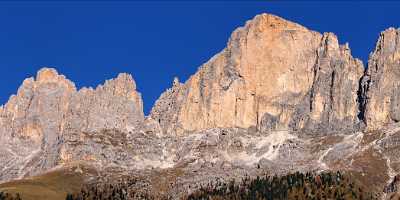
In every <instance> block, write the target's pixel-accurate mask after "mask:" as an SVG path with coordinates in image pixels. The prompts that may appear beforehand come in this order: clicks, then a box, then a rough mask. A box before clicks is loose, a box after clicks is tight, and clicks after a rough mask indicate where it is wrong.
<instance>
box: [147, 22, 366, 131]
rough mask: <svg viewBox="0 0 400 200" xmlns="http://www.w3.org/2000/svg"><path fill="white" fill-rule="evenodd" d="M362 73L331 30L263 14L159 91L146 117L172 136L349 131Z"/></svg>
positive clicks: (353, 122)
mask: <svg viewBox="0 0 400 200" xmlns="http://www.w3.org/2000/svg"><path fill="white" fill-rule="evenodd" d="M362 75H363V65H362V63H361V62H360V61H359V60H357V59H354V58H353V57H352V56H351V54H350V49H349V47H348V45H343V46H341V45H339V44H338V40H337V38H336V36H335V35H334V34H332V33H325V34H323V35H321V34H319V33H317V32H313V31H310V30H308V29H306V28H304V27H302V26H300V25H298V24H295V23H292V22H289V21H286V20H284V19H282V18H279V17H276V16H273V15H268V14H262V15H259V16H256V17H255V18H254V19H253V20H251V21H248V22H247V23H246V25H245V26H244V27H242V28H238V29H237V30H235V31H234V32H233V34H232V36H231V38H230V40H229V42H228V44H227V47H226V48H225V49H224V50H223V51H222V52H220V53H219V54H217V55H216V56H214V57H213V58H212V59H211V60H210V61H208V62H207V63H206V64H204V65H203V66H201V67H200V69H199V71H198V72H197V73H196V74H195V75H193V76H192V77H190V79H189V80H188V81H187V82H186V83H185V84H175V86H173V87H172V88H171V89H169V90H168V91H166V92H165V93H164V94H162V95H161V97H160V99H159V100H158V101H157V102H156V105H155V106H154V108H153V110H152V111H151V117H152V118H153V119H155V120H158V121H159V122H160V124H161V126H162V128H163V129H164V131H165V132H176V133H183V132H185V131H198V130H204V129H208V128H213V127H225V128H226V127H240V128H251V127H254V128H256V129H257V130H261V131H263V130H277V129H284V130H301V129H310V130H311V129H313V130H316V128H319V127H324V128H325V129H326V130H330V129H335V128H339V127H340V129H342V128H346V129H347V128H350V129H352V128H354V126H355V125H356V124H357V123H358V118H357V115H358V104H357V91H358V85H359V80H360V78H361V76H362ZM343 125H344V126H343ZM328 127H329V128H328Z"/></svg>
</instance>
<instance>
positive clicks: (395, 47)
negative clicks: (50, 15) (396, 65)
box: [373, 27, 400, 55]
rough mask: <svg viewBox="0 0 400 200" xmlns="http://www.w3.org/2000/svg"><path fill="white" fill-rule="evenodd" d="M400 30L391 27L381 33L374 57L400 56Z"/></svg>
mask: <svg viewBox="0 0 400 200" xmlns="http://www.w3.org/2000/svg"><path fill="white" fill-rule="evenodd" d="M399 40H400V29H395V28H393V27H390V28H388V29H386V30H384V31H382V32H381V34H380V36H379V39H378V42H377V43H376V47H375V51H374V52H373V55H394V53H395V52H397V54H399V51H400V50H399V49H400V48H399Z"/></svg>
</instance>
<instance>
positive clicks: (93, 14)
mask: <svg viewBox="0 0 400 200" xmlns="http://www.w3.org/2000/svg"><path fill="white" fill-rule="evenodd" d="M399 10H400V3H397V2H394V1H393V2H390V1H389V2H382V1H378V2H371V1H368V2H343V1H338V2H325V3H324V2H318V1H310V2H297V1H290V2H257V1H255V2H246V1H243V2H237V1H236V2H217V3H215V2H210V1H205V2H184V1H182V2H179V1H177V2H149V3H145V2H142V3H141V2H129V1H122V2H118V3H111V2H105V1H100V2H83V3H82V2H81V3H80V2H72V3H67V2H64V3H51V2H40V3H34V2H17V3H0V67H1V74H0V76H1V77H0V104H4V103H5V102H6V101H7V100H8V98H9V96H10V95H11V94H14V93H16V91H17V89H18V87H19V85H20V84H21V83H22V81H23V79H24V78H26V77H31V76H34V75H35V74H36V71H37V70H38V69H40V68H41V67H43V66H51V67H55V68H56V69H57V70H58V71H59V72H60V73H62V74H65V75H66V76H67V77H68V78H69V79H71V80H72V81H74V82H75V84H76V85H77V86H78V88H80V87H83V86H92V87H95V86H96V85H98V84H101V83H103V82H104V80H106V79H110V78H113V77H115V76H116V75H117V74H118V73H120V72H128V73H130V74H132V75H133V77H134V79H135V80H136V83H137V85H138V90H139V91H140V92H141V93H142V96H143V99H144V107H145V112H146V113H147V112H148V111H149V110H150V109H151V107H152V105H153V104H154V101H155V100H156V99H157V98H158V97H159V95H160V94H161V93H162V92H163V91H164V90H166V89H167V88H168V87H170V86H171V84H172V80H173V77H174V76H178V77H179V79H180V80H181V81H185V80H186V79H187V78H188V77H189V76H190V75H191V74H193V73H195V72H196V70H197V68H198V67H199V66H200V65H201V64H202V63H204V62H206V61H207V60H208V59H209V58H211V57H212V56H213V55H214V54H216V53H218V52H219V51H220V50H222V49H223V48H224V46H225V44H226V42H227V40H228V38H229V35H230V33H231V32H232V31H233V30H234V29H235V28H236V27H238V26H242V25H243V24H244V23H245V21H246V20H248V19H251V18H252V17H254V16H255V15H257V14H260V13H263V12H268V13H272V14H276V15H278V16H281V17H283V18H286V19H288V20H292V21H295V22H297V23H300V24H302V25H304V26H306V27H308V28H310V29H313V30H316V31H319V32H334V33H335V34H336V35H338V37H339V40H340V42H341V43H345V42H349V44H350V48H351V49H352V52H353V55H354V56H355V57H358V58H360V59H362V60H363V61H364V62H365V61H366V60H367V58H368V55H369V53H370V52H371V51H372V49H373V47H374V46H375V42H376V39H377V37H378V35H379V33H380V32H381V31H382V30H384V29H386V28H388V27H390V26H393V27H399V26H400V12H399Z"/></svg>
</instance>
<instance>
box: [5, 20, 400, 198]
mask: <svg viewBox="0 0 400 200" xmlns="http://www.w3.org/2000/svg"><path fill="white" fill-rule="evenodd" d="M399 33H400V29H397V30H396V29H394V28H389V29H387V30H385V31H383V32H382V33H381V35H380V36H379V39H378V42H377V44H376V48H375V50H374V51H373V53H372V54H371V55H370V59H369V61H368V65H367V66H368V67H367V68H365V66H364V65H363V63H362V62H361V61H360V60H358V59H356V58H353V56H352V55H351V50H350V48H349V45H348V44H344V45H341V44H339V42H338V39H337V37H336V36H335V35H334V34H333V33H323V34H321V33H318V32H315V31H312V30H309V29H307V28H305V27H303V26H301V25H299V24H296V23H293V22H290V21H287V20H285V19H282V18H280V17H277V16H274V15H270V14H261V15H258V16H256V17H255V18H254V19H252V20H250V21H248V22H246V24H245V25H244V26H243V27H240V28H238V29H236V30H235V31H234V32H233V33H232V35H231V37H230V38H229V41H228V43H227V46H226V48H225V49H223V50H222V51H221V52H220V53H218V54H217V55H215V56H214V57H212V58H211V59H210V60H209V61H208V62H206V63H205V64H203V65H202V66H201V67H200V68H199V70H198V71H197V72H196V73H195V74H194V75H192V76H191V77H190V78H189V79H188V80H187V81H186V82H185V83H180V82H179V80H178V79H174V81H173V83H172V87H171V88H170V89H168V90H167V91H165V92H164V93H163V94H161V96H160V98H159V99H158V100H157V101H156V103H155V105H154V107H153V108H152V110H151V113H150V114H149V116H144V114H143V105H142V104H143V103H142V99H141V95H140V93H139V92H138V91H136V84H135V81H134V80H133V78H132V76H131V75H128V74H120V75H118V77H116V78H115V79H111V80H108V81H106V82H105V83H104V84H103V85H99V86H98V87H97V88H96V89H93V88H82V89H79V90H77V88H76V87H75V85H74V83H73V82H71V81H70V80H68V79H67V78H66V77H65V76H63V75H60V74H58V72H57V71H56V70H55V69H51V68H43V69H41V70H40V71H39V72H38V73H37V76H36V78H28V79H26V80H25V81H24V82H23V83H22V86H21V87H20V88H19V89H18V92H17V94H16V95H14V96H12V97H10V100H9V101H8V102H7V103H6V104H5V105H4V106H3V107H1V108H0V144H1V145H0V158H1V159H0V182H3V184H0V190H2V189H3V190H5V191H11V192H12V191H13V190H12V188H17V189H18V186H15V185H18V184H17V183H20V184H25V183H24V181H23V180H25V179H24V178H29V177H32V176H34V177H38V176H39V177H40V176H45V177H46V178H47V177H49V175H48V174H49V173H50V174H59V173H61V174H64V173H66V174H70V173H72V174H82V178H81V179H82V182H84V183H93V182H94V183H96V182H112V180H116V179H119V178H123V177H130V178H131V177H135V178H137V180H140V181H138V184H135V185H132V186H131V187H134V188H136V189H140V190H146V191H147V192H149V193H152V194H156V196H157V197H159V198H161V197H164V196H168V197H170V198H172V199H178V198H180V197H181V196H182V194H184V193H186V192H190V191H194V190H195V188H198V187H200V185H201V184H206V183H208V182H210V181H212V180H215V179H223V180H229V179H231V178H236V179H240V178H242V177H244V176H247V175H249V176H257V175H260V174H263V173H273V174H278V175H279V174H286V173H290V172H293V171H302V172H319V171H337V170H340V171H345V172H347V173H348V174H351V176H352V177H355V178H356V179H357V181H359V182H360V184H361V185H364V186H366V187H368V188H369V190H370V191H371V192H374V193H375V194H376V197H377V198H378V197H379V198H384V199H389V198H390V197H391V195H392V194H394V193H400V191H397V189H396V188H397V184H398V183H397V182H398V181H396V180H397V179H396V176H397V175H399V174H400V158H399V156H398V153H399V150H400V146H399V144H398V141H399V139H400V123H398V122H399V120H400V113H399V110H398V109H399V102H400V99H399V98H400V96H399V95H398V87H399V84H400V81H399V80H400V77H399V76H400V72H399V71H398V70H399V69H400V68H399V67H400V45H399V40H400V37H399ZM82 169H90V170H82ZM57 176H59V175H57ZM60 176H61V177H64V175H60ZM11 180H13V181H14V182H11V183H12V184H11V183H10V182H9V183H7V181H11ZM33 180H44V179H43V178H33ZM46 180H47V179H46ZM57 180H58V179H57ZM75 180H76V179H74V184H78V183H75ZM10 184H11V185H13V187H12V188H11V189H10V187H9V185H10ZM30 184H31V183H30ZM38 184H39V185H40V184H41V183H38ZM79 184H83V183H79ZM21 187H22V186H21ZM24 187H28V186H26V185H24ZM29 187H30V186H29ZM387 188H390V189H387ZM18 191H21V190H18ZM68 192H70V191H68ZM25 193H26V192H25ZM27 196H29V195H27V194H25V197H27ZM31 196H32V194H31ZM31 196H30V197H29V198H31V199H35V198H34V197H31ZM22 197H24V193H23V194H22ZM41 198H43V197H40V198H39V197H38V198H37V199H41Z"/></svg>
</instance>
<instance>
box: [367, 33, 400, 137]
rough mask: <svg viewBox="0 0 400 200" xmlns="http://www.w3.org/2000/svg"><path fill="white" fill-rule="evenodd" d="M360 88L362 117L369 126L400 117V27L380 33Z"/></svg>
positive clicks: (397, 119) (370, 127) (379, 126)
mask: <svg viewBox="0 0 400 200" xmlns="http://www.w3.org/2000/svg"><path fill="white" fill-rule="evenodd" d="M362 88H363V93H362V94H363V96H362V99H363V105H364V106H365V110H364V120H365V122H366V124H367V127H368V128H369V129H379V128H381V127H382V126H383V125H385V124H388V123H393V122H399V121H400V29H397V30H396V29H394V28H389V29H387V30H385V31H383V32H382V33H381V35H380V37H379V39H378V42H377V44H376V48H375V51H374V52H373V53H372V54H371V55H370V58H369V62H368V69H367V71H366V75H365V77H364V78H363V82H362Z"/></svg>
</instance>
